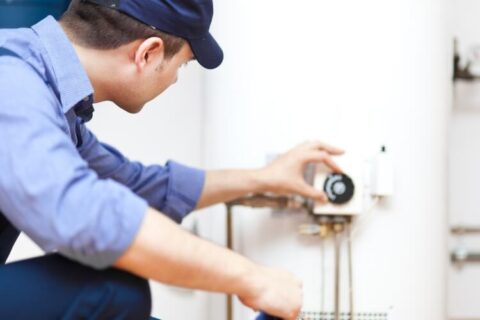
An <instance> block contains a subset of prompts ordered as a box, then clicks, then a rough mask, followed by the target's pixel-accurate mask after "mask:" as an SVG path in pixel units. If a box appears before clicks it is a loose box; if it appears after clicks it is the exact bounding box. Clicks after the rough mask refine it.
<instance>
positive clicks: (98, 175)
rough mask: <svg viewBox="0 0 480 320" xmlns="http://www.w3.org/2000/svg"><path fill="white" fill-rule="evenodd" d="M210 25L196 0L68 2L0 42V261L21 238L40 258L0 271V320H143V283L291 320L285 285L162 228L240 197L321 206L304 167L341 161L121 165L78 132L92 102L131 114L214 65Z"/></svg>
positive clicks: (276, 275)
mask: <svg viewBox="0 0 480 320" xmlns="http://www.w3.org/2000/svg"><path fill="white" fill-rule="evenodd" d="M212 15H213V8H212V3H211V1H208V0H182V1H180V0H177V1H175V0H155V1H152V0H150V1H145V0H115V1H112V0H95V1H94V0H89V1H73V3H72V5H71V7H70V8H69V9H68V11H67V12H66V14H65V15H64V17H63V18H62V19H61V20H60V23H58V22H57V21H55V20H54V19H53V18H51V17H49V18H46V19H45V20H43V21H41V22H39V23H38V24H36V25H35V26H33V27H32V28H30V29H10V30H7V29H4V30H0V133H1V136H2V141H1V143H0V210H1V211H2V213H3V214H0V260H1V262H2V263H5V261H6V259H7V257H8V254H9V253H10V250H11V248H12V246H13V244H14V243H15V240H16V239H17V236H18V233H19V232H20V231H22V232H25V233H26V234H27V235H28V236H29V237H30V238H31V239H33V240H34V241H35V242H36V243H37V244H38V245H39V246H41V247H42V249H43V250H45V251H46V252H48V253H50V255H47V256H44V257H40V258H36V259H31V260H27V261H22V262H17V263H12V264H7V265H3V266H1V267H0V299H1V301H2V302H1V303H0V318H1V319H40V318H42V319H59V318H62V319H79V318H88V319H136V320H138V319H147V318H148V317H149V314H150V306H151V302H150V290H149V286H148V282H147V280H145V279H153V280H156V281H160V282H163V283H166V284H171V285H176V286H181V287H188V288H196V289H201V290H208V291H216V292H224V293H230V294H234V295H237V296H238V297H239V298H240V300H241V301H242V302H243V303H244V304H245V305H247V306H249V307H251V308H254V309H256V310H263V311H265V312H268V313H270V314H272V315H276V316H279V317H282V318H285V319H295V318H296V316H297V315H298V313H299V310H300V307H301V301H302V293H301V292H302V288H301V283H300V282H299V281H298V280H297V279H295V278H294V277H293V276H292V275H291V274H289V273H287V272H283V271H279V270H275V269H270V268H266V267H262V266H259V265H256V264H254V263H252V262H251V261H249V260H247V259H245V258H244V257H242V256H240V255H238V254H236V253H233V252H231V251H228V250H226V249H224V248H222V247H219V246H216V245H214V244H212V243H210V242H207V241H205V240H202V239H199V238H197V237H195V236H193V235H191V234H189V233H188V232H185V231H183V230H182V229H181V228H180V227H179V226H178V225H177V224H176V223H175V222H177V223H179V222H180V221H181V220H182V219H183V218H184V217H185V216H186V215H187V214H188V213H189V212H191V211H192V210H194V209H198V208H203V207H206V206H210V205H213V204H216V203H221V202H226V201H229V200H232V199H234V198H237V197H241V196H244V195H246V194H248V193H251V192H267V191H268V192H275V193H279V194H294V193H295V194H301V195H304V196H308V197H312V198H315V199H317V200H319V201H322V200H325V195H324V194H323V193H322V192H321V191H316V190H314V189H313V188H312V187H310V186H309V185H308V184H306V183H305V182H304V180H303V177H302V173H303V168H304V166H305V165H306V163H308V162H312V161H313V162H325V163H327V164H328V165H330V166H331V167H332V169H334V170H336V171H338V168H337V167H336V165H335V163H333V162H332V160H331V159H330V155H331V154H340V153H341V151H340V150H338V149H336V148H334V147H329V146H327V145H324V144H322V143H319V142H308V143H305V144H303V145H300V146H298V147H296V148H294V149H292V150H291V151H289V152H288V153H286V154H285V155H283V156H282V157H280V158H279V159H277V160H276V161H275V162H273V163H272V164H270V165H269V166H267V167H264V168H261V169H256V170H226V171H211V172H204V171H201V170H198V169H194V168H190V167H186V166H184V165H181V164H179V163H176V162H173V161H170V162H168V163H167V164H166V165H165V166H143V165H141V164H140V163H137V162H130V161H129V160H128V159H127V158H125V157H124V156H123V155H122V154H121V153H120V152H119V151H117V150H116V149H114V148H113V147H111V146H109V145H106V144H103V143H101V142H99V141H98V140H97V139H96V137H95V135H94V134H93V133H92V132H90V131H89V130H88V129H87V127H86V126H85V123H86V122H88V121H89V120H90V119H91V118H92V113H93V107H92V104H93V103H95V102H101V101H107V100H109V101H113V102H114V103H115V104H117V105H118V106H119V107H120V108H122V109H124V110H125V111H128V112H130V113H136V112H139V111H140V110H141V109H142V107H143V106H144V105H145V104H146V103H147V102H148V101H150V100H152V99H153V98H155V97H156V96H157V95H159V94H161V93H162V92H163V91H164V90H165V89H167V88H168V87H169V86H170V85H172V84H173V83H175V81H176V80H177V71H178V69H179V68H180V67H181V66H182V65H183V64H186V63H187V62H188V61H190V60H193V59H196V60H197V61H198V62H199V63H200V64H201V65H202V66H204V67H205V68H208V69H212V68H215V67H217V66H218V65H220V63H221V62H222V59H223V53H222V50H221V49H220V47H219V46H218V44H217V43H216V41H215V40H214V39H213V37H212V36H211V35H210V33H209V27H210V22H211V20H212ZM240 45H241V44H240ZM166 134H167V133H166ZM172 220H173V221H172Z"/></svg>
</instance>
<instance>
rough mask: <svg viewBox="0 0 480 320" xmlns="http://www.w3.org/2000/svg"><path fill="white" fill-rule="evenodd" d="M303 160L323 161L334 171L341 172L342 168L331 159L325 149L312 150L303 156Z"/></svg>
mask: <svg viewBox="0 0 480 320" xmlns="http://www.w3.org/2000/svg"><path fill="white" fill-rule="evenodd" d="M305 162H317V163H318V162H323V163H324V164H325V165H326V166H327V167H329V168H330V169H332V170H333V171H334V172H337V173H341V172H343V170H342V168H340V166H339V165H338V164H337V163H336V162H335V161H333V159H332V158H331V157H330V154H328V153H327V152H326V151H312V152H310V153H309V154H308V155H307V156H306V157H305Z"/></svg>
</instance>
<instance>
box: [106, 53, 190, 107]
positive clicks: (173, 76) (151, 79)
mask: <svg viewBox="0 0 480 320" xmlns="http://www.w3.org/2000/svg"><path fill="white" fill-rule="evenodd" d="M193 59H194V56H193V53H192V50H191V49H190V46H189V45H188V44H185V45H184V46H183V47H182V49H181V50H180V51H179V52H178V53H177V54H175V55H174V56H173V57H170V58H166V59H165V58H163V54H160V53H158V52H155V51H152V52H150V53H148V54H146V63H145V64H144V65H141V67H138V66H137V70H135V72H133V73H130V74H129V76H127V77H126V78H125V79H124V80H123V81H122V80H121V82H122V85H121V86H120V87H121V88H120V87H119V89H118V90H115V97H114V99H112V100H113V102H114V103H116V104H117V105H118V106H119V107H120V108H122V109H124V110H125V111H127V112H130V113H137V112H140V111H141V110H142V109H143V107H144V106H145V104H146V103H147V102H149V101H151V100H153V99H154V98H156V97H157V96H159V95H160V94H161V93H162V92H164V91H165V90H166V89H167V88H169V87H170V86H171V85H173V84H174V83H176V82H177V77H178V70H179V69H180V68H181V67H182V66H184V65H186V64H187V63H188V62H189V61H191V60H193Z"/></svg>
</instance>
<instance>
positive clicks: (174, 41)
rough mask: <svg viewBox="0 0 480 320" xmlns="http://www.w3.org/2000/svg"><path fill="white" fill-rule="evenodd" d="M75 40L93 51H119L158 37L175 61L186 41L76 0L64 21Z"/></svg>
mask: <svg viewBox="0 0 480 320" xmlns="http://www.w3.org/2000/svg"><path fill="white" fill-rule="evenodd" d="M60 21H61V23H62V25H63V26H64V27H65V28H66V29H67V32H68V33H69V35H70V36H71V37H73V39H72V41H74V42H75V43H77V44H78V45H80V46H83V47H87V48H92V49H103V50H108V49H116V48H118V47H120V46H122V45H125V44H128V43H131V42H133V41H135V40H138V39H147V38H150V37H158V38H161V39H162V40H163V43H164V47H165V57H166V58H171V57H172V56H174V55H175V54H176V53H178V52H179V51H180V49H181V48H182V47H183V45H184V44H185V43H186V41H185V40H184V39H182V38H180V37H177V36H173V35H170V34H167V33H164V32H161V31H159V30H156V29H154V28H152V27H150V26H148V25H146V24H143V23H142V22H140V21H138V20H136V19H134V18H132V17H130V16H128V15H126V14H123V13H121V12H119V11H117V10H115V9H110V8H106V7H102V6H98V5H95V4H91V3H86V2H82V1H81V0H73V1H72V3H71V5H70V7H69V8H68V10H67V11H66V12H65V14H64V15H63V16H62V18H61V19H60Z"/></svg>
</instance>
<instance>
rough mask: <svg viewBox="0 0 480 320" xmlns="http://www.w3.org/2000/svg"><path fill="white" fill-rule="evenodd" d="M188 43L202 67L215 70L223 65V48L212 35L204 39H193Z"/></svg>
mask: <svg viewBox="0 0 480 320" xmlns="http://www.w3.org/2000/svg"><path fill="white" fill-rule="evenodd" d="M188 42H189V43H190V47H191V48H192V52H193V54H194V56H195V59H197V61H198V63H199V64H200V65H201V66H202V67H204V68H207V69H215V68H216V67H218V66H219V65H221V64H222V62H223V51H222V48H220V46H219V45H218V43H217V41H215V39H214V38H213V36H212V35H211V34H210V33H209V34H208V35H207V36H206V37H204V38H200V39H193V40H192V39H191V40H189V41H188Z"/></svg>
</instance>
